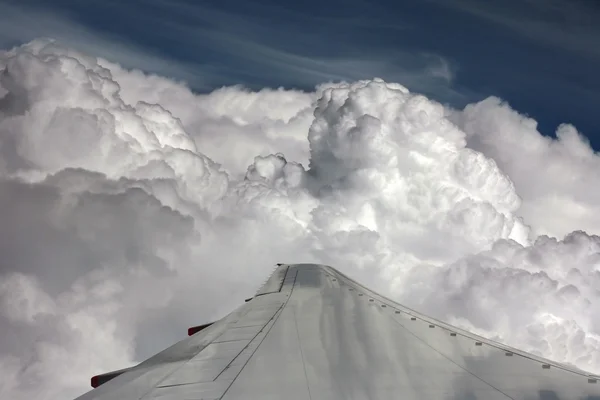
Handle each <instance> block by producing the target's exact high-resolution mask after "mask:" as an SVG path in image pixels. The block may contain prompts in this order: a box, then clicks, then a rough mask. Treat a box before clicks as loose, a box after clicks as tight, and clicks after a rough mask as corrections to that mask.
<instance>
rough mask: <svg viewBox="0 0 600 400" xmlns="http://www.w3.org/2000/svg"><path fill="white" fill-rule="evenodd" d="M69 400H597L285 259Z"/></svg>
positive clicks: (323, 270)
mask: <svg viewBox="0 0 600 400" xmlns="http://www.w3.org/2000/svg"><path fill="white" fill-rule="evenodd" d="M78 399H80V400H92V399H94V400H107V399H123V400H133V399H136V400H139V399H144V400H146V399H162V400H175V399H189V400H200V399H204V400H216V399H222V400H253V399H257V400H258V399H260V400H269V399H273V400H274V399H285V400H321V399H322V400H325V399H327V400H338V399H339V400H342V399H344V400H347V399H356V400H358V399H361V400H363V399H381V400H384V399H385V400H387V399H407V400H413V399H414V400H417V399H419V400H421V399H448V400H459V399H465V400H476V399H485V400H496V399H523V400H525V399H527V400H529V399H540V400H558V399H585V400H600V383H598V379H597V377H595V376H591V375H589V374H586V373H585V372H583V371H580V370H577V369H575V368H570V367H567V366H565V365H562V364H558V363H555V362H552V361H549V360H546V359H543V358H540V357H536V356H533V355H531V354H529V353H526V352H522V351H519V350H518V349H514V348H511V347H508V346H504V345H502V344H499V343H496V342H493V341H491V340H488V339H485V338H483V337H480V336H477V335H474V334H471V333H470V332H467V331H464V330H461V329H458V328H456V327H453V326H451V325H448V324H445V323H443V322H441V321H437V320H435V319H432V318H429V317H427V316H424V315H422V314H419V313H417V312H416V311H414V310H411V309H409V308H406V307H404V306H402V305H400V304H398V303H395V302H393V301H391V300H389V299H387V298H385V297H383V296H380V295H378V294H377V293H375V292H373V291H371V290H369V289H367V288H365V287H364V286H362V285H360V284H359V283H357V282H355V281H353V280H352V279H350V278H348V277H347V276H345V275H343V274H342V273H340V272H338V271H336V270H335V269H333V268H331V267H328V266H323V265H315V264H289V265H287V264H286V265H279V266H278V268H277V269H276V270H275V271H274V272H273V274H272V275H271V277H270V278H269V279H268V280H267V281H266V282H265V284H264V285H263V287H262V288H261V289H260V290H259V291H258V292H257V295H256V296H255V297H254V298H252V299H251V300H250V301H248V302H247V303H245V304H244V305H242V306H241V307H240V308H238V309H237V310H236V311H234V312H233V313H231V314H229V315H228V316H227V317H225V318H223V319H222V320H220V321H217V322H215V323H214V324H212V325H210V326H208V327H207V328H205V329H203V330H202V331H200V332H198V333H196V334H194V335H193V336H191V337H189V338H187V339H184V340H182V341H181V342H179V343H177V344H175V345H173V346H172V347H170V348H168V349H166V350H164V351H162V352H160V353H158V354H157V355H155V356H153V357H151V358H150V359H148V360H146V361H144V362H142V363H141V364H139V365H137V366H135V367H133V368H131V369H128V370H126V371H125V372H123V373H122V374H121V375H119V376H117V377H116V378H114V379H112V380H110V381H108V382H106V383H104V384H102V385H101V386H99V387H98V388H96V389H94V390H92V391H90V392H88V393H86V394H84V395H82V396H80V397H79V398H78Z"/></svg>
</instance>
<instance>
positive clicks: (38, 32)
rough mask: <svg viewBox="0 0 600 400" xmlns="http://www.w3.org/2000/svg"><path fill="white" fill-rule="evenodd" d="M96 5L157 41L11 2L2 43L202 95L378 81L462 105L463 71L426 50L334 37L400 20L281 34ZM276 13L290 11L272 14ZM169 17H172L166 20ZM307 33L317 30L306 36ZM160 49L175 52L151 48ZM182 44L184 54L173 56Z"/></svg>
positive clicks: (233, 21) (145, 8)
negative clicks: (119, 68) (45, 42)
mask: <svg viewBox="0 0 600 400" xmlns="http://www.w3.org/2000/svg"><path fill="white" fill-rule="evenodd" d="M90 5H96V6H99V7H100V5H101V7H103V8H102V10H104V12H107V13H129V14H130V15H135V18H134V19H132V21H131V23H132V25H135V27H136V30H139V31H140V32H145V30H146V29H148V27H152V29H151V31H152V35H153V36H152V38H151V39H152V40H151V41H147V42H143V41H140V40H135V37H134V36H135V35H134V36H133V37H127V38H123V37H122V35H120V34H118V33H115V32H107V31H106V30H100V29H95V28H92V27H90V26H89V25H88V24H83V23H81V22H80V21H78V20H77V19H76V18H75V17H74V16H73V14H72V13H66V12H63V11H61V10H60V9H55V8H53V9H47V8H45V7H40V6H27V7H23V6H15V5H6V4H4V5H0V15H1V16H2V17H0V21H1V22H2V23H1V24H0V46H2V47H4V48H6V47H9V46H14V45H18V44H21V43H23V42H27V41H30V40H33V39H34V38H37V37H51V38H55V39H57V40H59V41H60V42H61V43H63V44H66V45H67V46H69V47H71V48H74V49H78V50H80V51H85V52H86V53H88V54H93V55H96V56H98V57H102V58H105V59H108V60H111V61H114V62H117V63H119V64H121V65H123V66H125V67H128V68H138V69H142V70H145V71H147V72H151V73H157V74H160V75H162V76H167V77H171V78H174V79H177V80H182V81H185V82H186V83H188V84H189V85H190V86H191V87H193V88H194V89H196V90H200V91H204V90H210V89H214V88H216V87H220V86H222V85H231V84H240V83H241V84H244V85H248V86H251V87H258V86H280V85H284V86H293V87H301V88H304V89H311V88H314V87H315V86H316V85H317V84H320V83H322V82H324V81H332V82H338V81H348V82H349V81H355V80H358V79H371V78H373V77H381V78H384V79H387V80H392V81H398V82H403V83H404V84H405V85H406V86H407V87H409V88H410V89H412V90H415V91H420V92H424V93H428V94H439V97H440V98H442V99H446V100H450V99H457V98H462V94H461V93H459V92H458V91H455V90H454V89H453V88H452V85H453V82H454V71H455V70H456V65H453V62H452V61H450V60H448V59H446V58H445V57H443V56H441V55H439V54H434V53H431V52H427V51H405V50H399V49H390V48H388V47H385V46H381V47H376V46H370V45H369V46H367V45H366V43H361V42H360V40H356V41H352V38H347V37H345V36H344V37H341V36H340V35H339V34H338V33H336V29H337V27H339V26H340V25H343V26H344V27H345V28H348V27H349V26H351V27H354V28H355V30H356V31H357V32H358V31H361V30H365V29H366V30H368V29H369V28H374V27H377V28H379V29H388V30H395V31H396V32H397V31H401V30H403V29H404V26H403V25H402V23H398V25H397V26H396V25H394V24H389V23H388V24H387V25H386V24H385V23H384V22H381V21H377V20H376V19H373V18H371V19H369V18H365V20H364V21H361V22H360V23H358V22H357V21H354V20H352V19H348V18H344V17H339V18H336V17H331V18H316V19H314V20H313V18H312V17H310V16H305V17H302V16H299V17H298V18H300V19H301V20H300V21H299V22H298V25H297V26H293V25H292V26H289V27H286V29H279V28H280V27H278V26H277V24H273V25H268V26H267V24H265V21H263V20H262V19H261V18H260V17H258V16H248V15H244V14H243V13H241V12H236V11H223V10H218V9H216V8H214V7H210V6H208V5H206V4H204V3H202V4H194V5H190V4H185V3H182V2H163V1H159V0H154V1H151V2H148V3H144V5H141V4H136V3H135V2H133V3H128V4H117V3H114V2H110V1H107V2H102V3H100V2H91V3H90ZM278 12H285V10H284V9H281V10H274V13H278ZM167 14H168V15H169V18H165V15H167ZM276 16H277V14H275V15H274V19H276ZM302 18H304V19H302ZM312 24H314V25H312ZM379 24H380V25H379ZM309 26H310V27H312V26H314V27H315V28H314V29H313V28H311V29H307V27H309ZM182 40H183V41H182ZM159 42H163V43H174V44H176V45H174V46H165V47H161V46H159V45H157V44H153V43H159ZM180 46H183V47H185V48H186V49H187V50H186V51H185V52H184V53H178V52H177V50H174V48H176V47H180ZM257 85H258V86H257Z"/></svg>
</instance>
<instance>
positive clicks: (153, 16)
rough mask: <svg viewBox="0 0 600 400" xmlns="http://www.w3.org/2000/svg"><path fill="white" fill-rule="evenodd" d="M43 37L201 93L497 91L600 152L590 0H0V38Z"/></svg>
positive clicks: (441, 94)
mask: <svg viewBox="0 0 600 400" xmlns="http://www.w3.org/2000/svg"><path fill="white" fill-rule="evenodd" d="M40 36H47V37H54V38H57V39H59V40H61V41H62V42H64V43H66V44H67V45H70V46H73V47H76V48H80V49H82V50H84V51H87V52H89V53H92V54H94V55H100V56H103V57H106V58H109V59H111V60H112V61H115V62H119V63H120V64H122V65H124V66H127V67H135V68H140V69H143V70H146V71H148V72H155V73H158V74H161V75H165V76H169V77H172V78H176V79H179V80H184V81H186V82H188V84H189V85H190V86H191V87H192V88H193V89H195V90H197V91H199V92H207V91H210V90H212V89H214V88H217V87H220V86H222V85H232V84H243V85H246V86H248V87H250V88H253V89H258V88H261V87H265V86H269V87H279V86H284V87H286V88H299V89H305V90H311V89H312V88H314V86H315V85H317V84H319V83H322V82H325V81H329V80H341V79H343V80H356V79H369V78H372V77H381V78H383V79H385V80H389V81H396V82H399V83H401V84H404V85H405V86H407V87H408V88H409V89H411V90H412V91H417V92H422V93H424V94H426V95H428V96H430V97H432V98H435V99H437V100H439V101H441V102H444V103H448V104H450V105H452V106H455V107H462V106H464V105H465V104H467V103H470V102H474V101H478V100H481V99H483V98H485V97H487V96H490V95H496V96H499V97H501V98H502V99H504V100H506V101H508V102H509V103H510V104H511V106H512V107H513V108H515V109H516V110H518V111H519V112H521V113H524V114H528V115H530V116H531V117H533V118H535V119H536V120H537V121H538V122H539V129H540V130H541V132H542V133H544V134H546V135H553V133H554V130H555V128H556V126H557V125H558V124H560V123H564V122H567V123H572V124H574V125H575V126H576V127H577V128H578V129H579V130H580V131H581V132H582V133H583V134H584V135H585V136H587V137H589V138H590V141H591V143H592V145H593V147H594V148H595V149H596V150H598V149H600V131H599V130H598V128H597V124H596V119H597V116H596V114H597V112H598V110H600V97H599V96H598V95H599V94H600V74H598V71H600V68H599V67H600V3H598V2H596V1H593V0H591V1H584V0H488V1H479V0H454V1H445V0H404V1H391V0H390V1H377V2H367V1H363V0H347V1H338V0H333V1H327V2H322V1H314V0H307V1H302V2H289V3H288V2H281V1H275V0H260V1H253V2H245V1H225V0H222V1H211V0H207V1H193V0H187V1H185V0H176V1H174V0H144V1H142V0H125V1H113V0H102V1H95V0H88V1H85V2H82V1H76V0H56V1H49V0H48V1H41V0H19V1H0V46H1V47H2V48H9V47H11V46H14V45H18V44H21V43H24V42H27V41H29V40H31V39H33V38H35V37H40Z"/></svg>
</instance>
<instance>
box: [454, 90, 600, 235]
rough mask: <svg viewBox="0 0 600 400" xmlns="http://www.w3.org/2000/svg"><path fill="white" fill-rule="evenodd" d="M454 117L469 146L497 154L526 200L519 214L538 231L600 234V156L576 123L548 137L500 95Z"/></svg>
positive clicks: (543, 232) (540, 232)
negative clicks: (599, 207)
mask: <svg viewBox="0 0 600 400" xmlns="http://www.w3.org/2000/svg"><path fill="white" fill-rule="evenodd" d="M453 120H454V121H455V122H456V123H457V124H458V126H460V127H461V128H462V129H463V130H464V131H465V132H466V133H467V143H468V146H469V147H471V148H473V149H475V150H478V151H481V152H482V153H483V154H485V155H486V156H488V157H491V158H493V159H494V160H495V161H496V162H497V163H498V165H499V166H500V168H501V169H502V170H503V171H504V172H505V173H506V174H508V176H509V177H510V179H511V180H512V182H514V185H515V187H516V190H517V193H518V194H519V196H520V197H521V199H522V206H521V209H520V210H519V211H518V214H520V215H522V216H523V217H524V218H525V219H526V221H527V222H528V223H529V224H530V225H531V226H532V227H533V228H534V231H535V232H536V233H537V234H547V235H551V236H555V237H563V236H564V235H566V234H568V233H569V232H572V231H574V230H580V229H581V230H584V231H586V232H588V233H590V234H600V214H598V204H599V201H600V192H598V191H597V190H595V189H594V188H596V187H600V186H599V185H600V176H598V174H594V173H593V172H592V171H596V170H598V168H600V157H599V156H598V154H597V153H595V152H594V151H593V150H592V148H591V147H590V145H589V142H588V140H587V139H586V138H585V137H583V136H582V135H581V134H580V133H578V132H577V130H576V129H575V128H574V127H573V126H571V125H561V126H559V127H558V129H557V131H556V136H557V139H556V140H554V139H551V138H549V137H545V136H542V135H541V134H540V133H539V132H538V131H537V123H536V121H534V120H533V119H530V118H527V117H525V116H523V115H520V114H519V113H518V112H516V111H514V110H512V109H511V108H510V106H509V105H507V104H506V103H503V102H502V101H501V100H500V99H497V98H488V99H486V100H484V101H481V102H479V103H477V104H471V105H469V106H467V107H466V108H465V110H464V111H463V112H460V113H456V114H455V115H454V116H453Z"/></svg>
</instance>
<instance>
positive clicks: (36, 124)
mask: <svg viewBox="0 0 600 400" xmlns="http://www.w3.org/2000/svg"><path fill="white" fill-rule="evenodd" d="M0 71H1V75H0V221H2V222H3V223H2V226H1V228H0V237H1V238H2V239H1V240H0V254H2V257H1V260H0V372H2V374H3V376H4V377H6V378H5V384H4V385H3V386H0V395H1V397H3V398H4V397H7V398H14V399H25V398H40V399H44V398H47V399H55V398H65V397H67V398H68V397H70V396H71V397H73V396H76V395H77V394H80V393H81V392H83V391H85V390H86V389H87V388H86V385H87V382H88V379H89V377H90V376H91V375H93V374H95V373H98V372H102V371H105V370H110V369H116V368H121V367H125V366H127V365H130V364H133V363H135V362H137V361H140V360H141V359H143V358H145V357H148V356H149V355H151V354H153V353H155V352H157V351H159V350H161V349H162V348H164V347H166V346H167V345H169V344H171V343H173V342H174V341H176V340H179V339H180V338H181V337H182V336H183V334H184V333H185V327H187V326H188V325H191V324H195V323H201V322H204V321H207V320H211V319H214V318H218V317H220V316H222V315H223V314H224V313H226V312H228V311H230V310H231V309H233V308H234V307H236V306H237V305H238V304H239V303H240V301H241V300H242V299H243V298H244V297H245V296H246V297H247V296H248V295H250V294H251V293H253V292H254V291H255V289H256V288H257V287H258V286H259V285H260V283H261V281H262V280H263V279H264V278H266V276H267V275H268V273H269V272H270V270H271V269H272V267H273V265H274V263H276V262H282V261H283V262H303V261H314V262H324V263H329V264H331V265H333V266H335V267H336V268H339V269H341V270H342V271H344V272H345V273H347V274H349V275H351V276H354V277H356V278H358V279H360V280H362V281H365V282H366V283H367V284H368V285H369V286H371V287H373V288H375V289H377V290H381V291H383V292H384V293H386V294H388V295H390V296H391V297H393V298H394V299H396V300H398V301H401V302H403V303H405V304H407V305H409V306H414V307H417V308H419V309H420V310H421V311H423V312H425V313H429V314H432V315H434V316H437V317H441V318H443V319H445V320H447V321H450V322H453V323H456V324H459V325H461V326H464V327H467V328H469V329H473V330H475V331H477V332H481V333H483V334H485V335H487V336H490V337H493V338H495V339H498V340H501V341H505V342H507V343H509V344H511V345H514V346H517V347H523V348H525V349H526V350H529V351H533V352H536V353H538V354H541V355H543V356H546V357H549V358H553V359H555V360H557V361H560V362H567V363H573V364H575V365H577V366H579V367H580V368H584V369H587V370H591V371H596V372H598V371H600V360H599V359H598V358H597V356H596V355H595V353H597V351H598V350H599V349H600V342H599V336H598V333H599V332H600V327H599V326H598V325H597V322H595V321H597V320H598V318H596V316H597V314H598V312H599V310H600V300H599V299H598V294H597V292H596V290H595V289H594V288H595V287H598V285H599V284H600V282H598V279H599V278H598V276H599V275H598V272H597V265H598V259H599V258H598V257H599V255H598V254H599V250H598V249H599V245H600V238H598V237H597V236H591V235H590V234H592V233H596V229H599V228H600V225H598V224H597V223H596V222H595V220H594V219H593V218H592V219H590V218H586V216H589V215H596V207H598V206H596V205H595V204H598V202H594V201H593V200H594V199H595V197H594V196H596V195H597V193H595V192H594V190H593V187H595V186H593V185H592V184H593V182H595V181H594V179H597V177H596V175H594V171H595V168H594V166H595V165H596V163H598V156H597V155H596V154H594V152H593V151H592V150H591V149H590V148H589V146H588V145H587V143H586V142H585V140H583V139H582V137H581V135H579V134H578V133H577V132H576V131H575V128H573V127H569V126H565V127H561V128H560V129H559V131H558V139H556V140H554V139H549V138H544V137H542V136H541V135H540V134H539V133H538V132H537V131H536V130H535V123H534V121H531V120H528V119H525V118H524V117H522V116H520V115H519V114H518V113H517V112H515V111H513V110H511V109H510V108H509V107H508V106H507V105H504V104H502V103H500V102H499V101H497V100H496V99H488V100H486V101H483V102H481V103H479V104H474V105H470V106H468V107H467V108H466V109H465V110H463V111H457V110H448V109H445V108H444V107H443V106H442V105H440V104H438V103H436V102H435V101H432V100H430V99H427V98H425V97H423V96H421V95H418V94H413V93H410V92H409V91H408V90H407V89H406V88H404V87H403V86H401V85H399V84H395V83H386V82H383V81H381V80H379V79H374V80H372V81H360V82H354V83H340V84H326V85H322V86H320V87H318V88H317V89H316V90H315V92H313V93H304V92H299V91H286V90H283V89H279V90H270V89H264V90H262V91H259V92H251V91H248V90H245V89H243V88H240V87H230V88H223V89H220V90H217V91H215V92H213V93H210V94H207V95H197V94H194V93H192V92H191V91H190V90H189V89H188V88H186V87H185V86H184V85H182V84H179V83H176V82H173V81H170V80H168V79H165V78H161V77H157V76H147V75H144V74H143V73H141V72H139V71H128V70H124V69H122V68H120V67H119V66H117V65H115V64H112V63H110V62H109V61H106V60H102V59H96V58H94V57H91V56H89V55H83V54H80V53H77V52H75V51H72V50H69V49H66V48H63V47H61V46H60V45H58V44H56V43H54V42H52V41H34V42H32V43H29V44H27V45H24V46H21V47H18V48H15V49H12V50H10V51H6V52H3V53H1V54H0ZM552 168H556V171H557V173H556V174H555V175H554V176H553V177H548V175H547V174H548V171H549V169H550V170H552ZM559 172H560V174H559ZM579 182H582V184H581V185H580V184H579ZM584 182H585V183H586V185H587V186H584V185H583V183H584ZM598 187H600V186H598ZM584 188H587V191H586V190H584ZM556 199H558V200H556ZM536 205H539V207H536ZM557 205H562V206H560V207H558V206H557ZM565 205H567V206H565ZM546 217H547V218H546ZM577 217H579V218H580V219H577ZM573 221H574V222H573ZM575 223H579V224H580V229H584V230H585V231H586V232H587V233H586V232H584V231H576V232H572V231H574V230H576V229H578V227H577V226H575V225H574V224H575ZM540 233H545V234H548V235H549V236H539V235H540ZM564 235H567V236H564Z"/></svg>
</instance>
